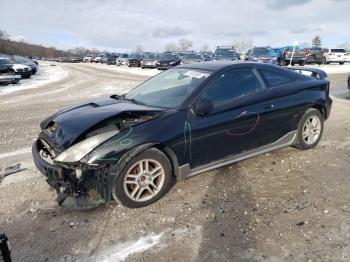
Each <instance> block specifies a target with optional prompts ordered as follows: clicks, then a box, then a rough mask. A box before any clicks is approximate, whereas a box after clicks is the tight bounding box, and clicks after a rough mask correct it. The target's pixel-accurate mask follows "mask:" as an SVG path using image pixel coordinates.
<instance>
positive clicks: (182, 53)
mask: <svg viewBox="0 0 350 262" xmlns="http://www.w3.org/2000/svg"><path fill="white" fill-rule="evenodd" d="M188 53H189V52H177V53H176V54H177V56H178V57H179V58H180V59H183V58H184V57H185V56H186V55H187V54H188Z"/></svg>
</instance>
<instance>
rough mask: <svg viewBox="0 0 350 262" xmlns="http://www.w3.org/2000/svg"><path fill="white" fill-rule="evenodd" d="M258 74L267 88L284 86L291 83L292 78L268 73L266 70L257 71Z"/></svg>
mask: <svg viewBox="0 0 350 262" xmlns="http://www.w3.org/2000/svg"><path fill="white" fill-rule="evenodd" d="M259 73H260V74H261V76H262V78H263V80H264V82H265V84H266V86H268V87H274V86H278V85H284V84H288V83H291V82H293V79H292V78H289V77H287V76H284V75H281V74H278V73H275V72H272V71H268V70H259Z"/></svg>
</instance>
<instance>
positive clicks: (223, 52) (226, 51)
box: [213, 46, 239, 61]
mask: <svg viewBox="0 0 350 262" xmlns="http://www.w3.org/2000/svg"><path fill="white" fill-rule="evenodd" d="M213 60H221V61H233V60H239V55H238V54H237V52H236V51H235V48H234V47H233V46H218V47H216V50H215V53H214V57H213Z"/></svg>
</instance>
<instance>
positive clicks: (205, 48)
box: [200, 44, 209, 52]
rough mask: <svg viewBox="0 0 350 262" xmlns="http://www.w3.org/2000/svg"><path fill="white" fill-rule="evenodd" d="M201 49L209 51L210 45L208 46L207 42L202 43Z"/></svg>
mask: <svg viewBox="0 0 350 262" xmlns="http://www.w3.org/2000/svg"><path fill="white" fill-rule="evenodd" d="M200 51H203V52H207V51H209V46H208V45H207V44H204V45H202V47H201V50H200Z"/></svg>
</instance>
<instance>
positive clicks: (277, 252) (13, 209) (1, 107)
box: [0, 64, 350, 261]
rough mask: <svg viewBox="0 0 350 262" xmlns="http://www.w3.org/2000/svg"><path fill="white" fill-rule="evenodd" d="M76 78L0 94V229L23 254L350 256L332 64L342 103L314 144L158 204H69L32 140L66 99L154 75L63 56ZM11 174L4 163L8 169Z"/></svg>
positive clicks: (348, 203) (346, 119)
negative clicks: (43, 170) (74, 207)
mask: <svg viewBox="0 0 350 262" xmlns="http://www.w3.org/2000/svg"><path fill="white" fill-rule="evenodd" d="M58 66H60V67H62V68H63V69H64V70H66V71H67V76H66V77H65V78H64V79H62V80H60V81H57V82H54V83H50V84H46V85H43V86H42V87H40V88H37V89H28V90H22V91H18V92H14V93H10V94H6V95H1V96H0V167H2V168H4V167H6V166H8V165H11V164H15V163H22V165H23V166H24V167H26V168H27V170H25V171H22V172H20V173H17V174H13V175H10V176H8V177H6V178H5V179H4V180H3V181H2V182H1V183H0V232H4V233H6V234H7V235H8V237H9V238H10V240H11V245H12V252H13V260H14V261H102V260H104V261H119V260H124V259H125V260H126V261H350V241H349V238H350V216H349V215H350V100H347V99H345V98H346V97H345V96H346V95H345V93H346V87H345V86H346V74H333V75H330V77H329V79H330V80H331V82H332V87H331V92H332V94H334V95H335V96H334V97H333V108H332V112H331V117H330V119H329V120H328V121H327V122H326V123H325V132H324V134H323V138H322V140H321V142H320V144H319V146H317V147H316V148H315V149H313V150H309V151H298V150H296V149H293V148H286V149H283V150H278V151H275V152H272V153H268V154H264V155H261V156H259V157H255V158H251V159H249V160H246V161H242V162H239V163H237V164H235V165H232V166H229V167H224V168H221V169H217V170H215V171H212V172H208V173H205V174H202V175H198V176H196V177H193V178H191V179H188V180H186V181H181V182H178V183H177V184H176V185H175V186H174V187H173V188H172V190H171V191H170V192H169V193H168V194H167V195H166V196H165V197H164V198H163V199H161V200H160V201H158V202H157V203H155V204H153V205H151V206H149V207H146V208H142V209H127V208H123V207H121V206H118V205H117V204H116V203H112V204H110V205H109V206H108V207H101V208H98V209H95V210H90V211H67V210H63V209H61V208H59V207H58V206H57V204H56V202H55V201H54V199H55V193H54V192H53V191H52V190H50V188H49V186H48V185H47V184H46V182H45V179H44V177H43V176H41V175H40V174H39V172H38V171H37V170H36V169H35V167H34V164H33V162H32V160H31V154H30V153H29V149H30V147H31V144H32V143H33V140H34V139H35V138H36V136H37V134H38V132H39V128H38V127H39V123H40V121H41V120H43V119H44V118H45V117H47V116H48V115H50V114H51V113H53V112H55V111H57V110H58V109H61V108H63V107H64V106H67V105H70V104H72V103H76V102H78V101H81V100H84V99H87V98H90V97H91V96H98V95H102V94H111V93H117V94H120V93H122V92H123V90H128V89H130V88H132V87H134V86H135V85H137V84H138V83H140V82H141V81H143V80H144V79H146V78H147V76H140V75H130V74H128V73H125V72H117V71H112V70H105V69H102V67H101V66H99V65H82V64H77V65H74V64H63V65H62V64H60V65H58ZM0 172H1V171H0Z"/></svg>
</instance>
